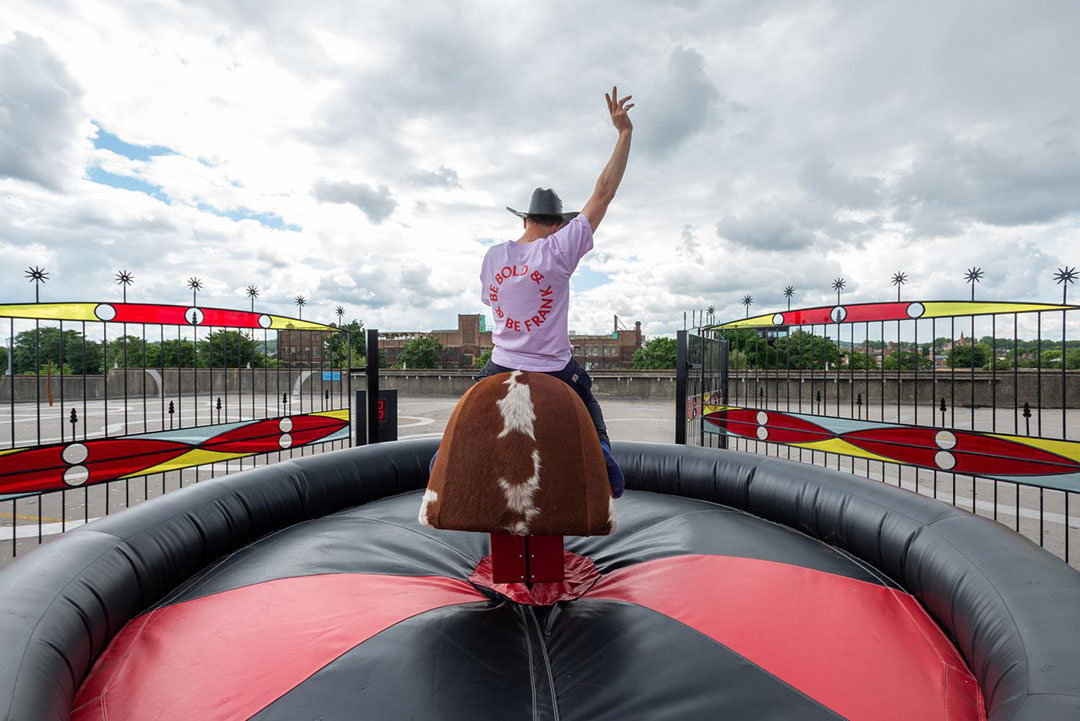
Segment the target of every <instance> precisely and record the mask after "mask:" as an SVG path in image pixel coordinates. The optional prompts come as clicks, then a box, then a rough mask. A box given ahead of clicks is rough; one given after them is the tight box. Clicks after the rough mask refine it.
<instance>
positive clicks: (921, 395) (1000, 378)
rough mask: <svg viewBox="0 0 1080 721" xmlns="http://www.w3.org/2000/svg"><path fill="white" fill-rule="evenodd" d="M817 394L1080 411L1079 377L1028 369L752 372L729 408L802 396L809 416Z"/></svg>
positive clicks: (733, 391)
mask: <svg viewBox="0 0 1080 721" xmlns="http://www.w3.org/2000/svg"><path fill="white" fill-rule="evenodd" d="M1014 391H1015V392H1014ZM819 392H820V393H821V398H822V402H823V403H829V402H831V403H833V404H835V403H836V402H837V396H839V400H840V404H841V406H843V405H848V406H850V404H851V402H852V399H855V400H858V398H859V396H860V395H861V396H862V401H863V403H868V404H880V403H881V402H882V398H884V401H885V404H886V405H888V404H890V403H892V404H895V403H897V402H899V403H901V404H907V405H913V404H916V403H918V404H920V405H939V404H940V403H941V399H942V398H944V399H945V403H946V406H947V407H950V408H951V407H954V406H955V407H961V406H962V407H970V406H971V405H975V406H976V407H979V406H983V407H991V406H996V407H998V408H1002V407H1007V408H1011V407H1012V406H1013V405H1014V404H1015V405H1017V406H1020V407H1023V405H1024V403H1030V404H1031V406H1032V408H1035V407H1038V406H1041V407H1043V408H1061V407H1062V405H1061V404H1062V397H1063V396H1064V399H1065V403H1066V405H1065V407H1066V408H1080V372H1077V371H1067V372H1066V374H1065V380H1064V382H1063V381H1062V374H1061V371H1043V372H1042V373H1039V372H1038V371H1027V370H1021V371H1019V372H1018V373H1017V374H1016V377H1015V380H1014V377H1013V374H1012V372H1002V373H998V374H997V376H996V377H995V376H993V375H992V374H990V373H983V372H979V371H976V372H975V373H974V374H972V373H971V372H970V371H967V372H964V371H957V372H956V373H950V372H949V371H939V372H938V373H936V374H934V375H931V374H930V373H925V374H924V373H920V374H919V376H918V380H917V381H916V378H915V375H914V374H913V373H904V374H901V376H900V377H899V378H897V377H896V375H895V373H894V374H893V375H892V376H891V377H889V376H886V377H885V379H884V380H882V378H881V376H880V375H875V374H874V372H871V373H870V376H869V377H867V376H866V375H860V374H859V373H858V371H856V373H855V375H854V376H852V375H850V374H848V373H843V372H840V373H828V374H823V373H815V374H814V376H813V378H811V376H810V374H809V372H805V373H804V374H803V376H802V378H801V380H800V379H799V378H798V377H795V378H784V377H783V374H781V375H780V376H779V377H777V376H772V377H770V376H767V375H765V374H758V375H755V374H754V373H752V372H751V373H745V374H744V373H739V374H732V377H731V379H730V381H729V393H730V398H731V402H732V404H733V405H742V406H753V405H755V402H754V401H753V399H754V398H764V397H768V399H769V400H770V401H773V402H775V401H776V400H777V399H783V400H786V399H787V398H788V397H790V398H791V399H792V400H793V402H794V401H795V399H797V398H798V397H799V395H800V393H801V394H802V399H803V404H804V405H803V408H804V410H807V411H809V406H808V405H807V403H809V402H810V401H811V399H813V400H814V402H815V403H816V402H817V401H816V399H817V394H818V393H819ZM1040 399H1041V402H1040Z"/></svg>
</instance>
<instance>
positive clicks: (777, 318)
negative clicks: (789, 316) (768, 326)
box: [772, 313, 784, 325]
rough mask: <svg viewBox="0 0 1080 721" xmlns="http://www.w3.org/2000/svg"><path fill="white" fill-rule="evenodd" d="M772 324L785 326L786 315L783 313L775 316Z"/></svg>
mask: <svg viewBox="0 0 1080 721" xmlns="http://www.w3.org/2000/svg"><path fill="white" fill-rule="evenodd" d="M772 324H773V325H783V324H784V314H783V313H777V314H776V315H774V316H773V317H772Z"/></svg>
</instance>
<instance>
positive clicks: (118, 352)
mask: <svg viewBox="0 0 1080 721" xmlns="http://www.w3.org/2000/svg"><path fill="white" fill-rule="evenodd" d="M125 341H126V342H127V350H126V354H127V355H126V358H127V365H128V368H131V367H133V366H141V365H142V346H143V340H142V338H137V337H135V336H133V335H127V336H121V337H119V338H113V339H112V340H110V341H109V344H108V346H107V347H106V351H107V352H108V356H107V360H108V362H109V367H110V368H123V367H124V358H125ZM147 347H148V348H149V344H147ZM65 360H67V359H66V358H65Z"/></svg>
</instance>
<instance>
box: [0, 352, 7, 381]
mask: <svg viewBox="0 0 1080 721" xmlns="http://www.w3.org/2000/svg"><path fill="white" fill-rule="evenodd" d="M7 362H8V349H7V346H6V345H5V346H2V347H0V375H3V374H5V373H7V370H8V367H7Z"/></svg>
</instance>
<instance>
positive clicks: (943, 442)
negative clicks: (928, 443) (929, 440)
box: [934, 431, 956, 451]
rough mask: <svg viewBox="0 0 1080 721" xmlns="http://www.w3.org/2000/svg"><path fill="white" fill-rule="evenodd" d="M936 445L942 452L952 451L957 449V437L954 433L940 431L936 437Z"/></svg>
mask: <svg viewBox="0 0 1080 721" xmlns="http://www.w3.org/2000/svg"><path fill="white" fill-rule="evenodd" d="M934 443H936V444H937V447H938V448H941V449H942V450H946V451H951V450H952V449H953V448H956V436H955V435H954V434H953V433H952V431H938V432H937V435H935V436H934Z"/></svg>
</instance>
